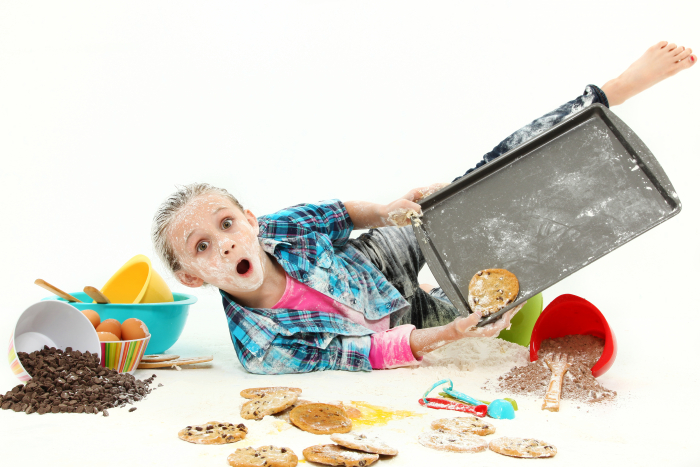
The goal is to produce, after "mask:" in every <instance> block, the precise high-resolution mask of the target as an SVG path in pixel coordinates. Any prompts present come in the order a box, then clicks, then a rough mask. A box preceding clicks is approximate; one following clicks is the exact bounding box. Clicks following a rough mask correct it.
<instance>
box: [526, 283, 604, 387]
mask: <svg viewBox="0 0 700 467" xmlns="http://www.w3.org/2000/svg"><path fill="white" fill-rule="evenodd" d="M570 334H590V335H592V336H595V337H600V338H601V339H603V340H604V341H605V347H604V348H603V354H602V355H601V356H600V358H599V359H598V362H597V363H596V364H595V365H593V368H591V372H592V373H593V376H595V377H596V378H597V377H598V376H600V375H602V374H603V373H605V372H606V371H608V369H609V368H610V367H611V366H612V364H613V362H614V361H615V356H616V355H617V340H616V339H615V333H613V331H612V329H610V325H609V324H608V322H607V321H606V319H605V317H604V316H603V313H601V312H600V310H599V309H598V308H596V307H595V306H594V305H593V304H592V303H591V302H589V301H588V300H586V299H583V298H581V297H577V296H576V295H571V294H564V295H560V296H558V297H557V298H555V299H554V300H552V302H551V303H550V304H549V305H547V308H545V309H544V311H542V314H541V315H540V317H539V318H538V319H537V322H536V323H535V327H534V328H533V329H532V337H531V338H530V361H531V362H534V361H535V360H537V351H538V350H540V344H541V343H542V341H543V340H545V339H555V338H557V337H564V336H568V335H570Z"/></svg>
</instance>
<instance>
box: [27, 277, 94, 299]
mask: <svg viewBox="0 0 700 467" xmlns="http://www.w3.org/2000/svg"><path fill="white" fill-rule="evenodd" d="M34 283H35V284H36V285H38V286H39V287H43V288H45V289H46V290H48V291H49V292H52V293H55V294H56V295H58V296H59V297H61V298H62V299H64V300H68V301H69V302H78V303H83V302H82V301H80V300H78V299H77V298H75V297H74V296H72V295H71V294H67V293H65V292H64V291H63V290H61V289H59V288H58V287H56V286H54V285H51V284H49V283H48V282H46V281H45V280H43V279H37V280H35V281H34Z"/></svg>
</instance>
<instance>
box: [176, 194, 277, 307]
mask: <svg viewBox="0 0 700 467" xmlns="http://www.w3.org/2000/svg"><path fill="white" fill-rule="evenodd" d="M258 230H259V229H258V221H257V219H256V218H255V216H254V215H253V213H252V212H250V211H249V210H246V211H241V210H240V209H239V208H238V207H237V206H234V204H233V203H232V202H231V200H229V199H227V198H225V197H223V196H221V195H218V194H213V193H212V194H203V195H200V196H198V197H196V198H194V199H193V200H192V201H190V202H189V203H187V204H186V205H185V206H184V207H183V208H182V209H180V211H178V213H177V214H176V215H175V217H174V218H173V221H172V223H171V224H170V227H169V229H168V232H167V236H168V240H169V241H170V244H171V245H172V248H173V250H174V252H175V255H176V256H177V258H178V261H179V262H180V265H181V266H182V269H180V270H179V271H176V272H175V275H176V276H177V278H178V280H179V281H180V282H181V283H183V284H184V285H187V286H190V287H199V286H201V285H202V283H203V282H207V283H209V284H212V285H214V286H216V287H218V288H220V289H222V290H224V291H226V292H228V293H230V294H231V295H233V296H236V295H237V294H246V293H250V292H254V291H255V290H257V289H258V288H260V286H261V285H262V283H263V280H264V277H265V264H266V262H265V252H264V251H263V249H262V247H261V246H260V243H259V241H258Z"/></svg>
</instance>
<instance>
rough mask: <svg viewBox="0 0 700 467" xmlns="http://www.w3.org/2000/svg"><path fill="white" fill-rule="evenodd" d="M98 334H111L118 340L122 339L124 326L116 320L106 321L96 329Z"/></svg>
mask: <svg viewBox="0 0 700 467" xmlns="http://www.w3.org/2000/svg"><path fill="white" fill-rule="evenodd" d="M95 330H96V331H97V332H111V333H112V334H114V335H115V336H117V340H120V339H121V338H122V325H121V324H119V321H117V320H116V319H111V318H110V319H106V320H104V321H102V322H101V323H100V325H99V326H97V327H96V328H95Z"/></svg>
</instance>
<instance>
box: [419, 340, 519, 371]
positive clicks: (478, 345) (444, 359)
mask: <svg viewBox="0 0 700 467" xmlns="http://www.w3.org/2000/svg"><path fill="white" fill-rule="evenodd" d="M529 355H530V353H529V351H528V349H527V348H525V347H523V346H521V345H518V344H513V343H511V342H508V341H504V340H503V339H498V338H492V337H471V338H469V339H461V340H458V341H455V342H452V343H451V344H448V345H446V346H444V347H442V348H439V349H437V350H435V351H433V352H431V353H429V354H427V355H426V356H425V357H424V358H423V363H422V365H421V366H423V367H446V368H451V369H456V370H460V371H474V370H476V369H478V368H489V369H490V370H491V371H493V370H495V369H497V368H494V367H504V371H507V370H509V369H510V368H512V367H514V366H522V365H526V364H527V363H528V362H529V361H530V357H529Z"/></svg>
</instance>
